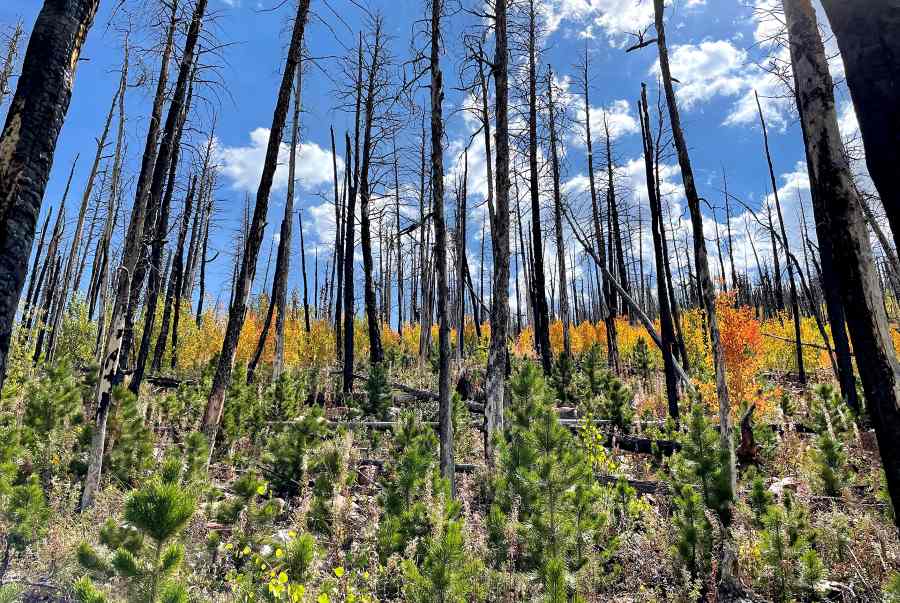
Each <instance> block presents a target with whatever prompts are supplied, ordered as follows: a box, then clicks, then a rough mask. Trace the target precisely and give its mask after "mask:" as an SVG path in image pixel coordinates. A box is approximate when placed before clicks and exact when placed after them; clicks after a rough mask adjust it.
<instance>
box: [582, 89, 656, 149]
mask: <svg viewBox="0 0 900 603" xmlns="http://www.w3.org/2000/svg"><path fill="white" fill-rule="evenodd" d="M604 114H605V115H606V123H607V125H608V126H609V137H610V139H611V140H617V139H619V138H621V137H623V136H626V135H628V134H634V133H636V132H638V131H639V129H640V128H639V126H638V122H637V119H635V118H634V116H633V115H632V114H631V105H630V104H629V102H628V101H627V100H624V99H620V100H616V101H613V102H611V103H610V104H609V105H607V106H606V107H591V138H592V139H593V143H594V145H595V146H596V145H597V144H598V141H601V140H603V137H604V125H603V118H604ZM576 118H577V121H578V122H579V124H583V123H584V121H585V113H584V107H583V106H579V108H578V110H577V115H576ZM578 130H582V128H580V127H579V128H578ZM583 138H584V134H583V132H578V133H577V135H576V136H574V140H573V142H575V144H578V145H579V146H581V145H583V144H584V140H583Z"/></svg>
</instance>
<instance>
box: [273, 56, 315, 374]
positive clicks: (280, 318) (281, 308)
mask: <svg viewBox="0 0 900 603" xmlns="http://www.w3.org/2000/svg"><path fill="white" fill-rule="evenodd" d="M302 77H303V66H302V64H301V65H298V66H297V77H296V82H295V84H294V120H293V127H292V128H291V158H290V162H289V163H288V195H287V199H286V200H285V203H284V218H283V221H282V223H281V235H280V237H279V239H278V246H279V247H281V245H282V244H283V245H284V253H283V256H284V257H282V258H280V259H281V265H278V262H276V266H275V270H276V278H279V277H280V280H281V286H280V287H278V288H273V292H272V293H273V295H272V300H273V302H274V303H275V306H276V310H277V312H278V314H277V316H276V317H275V358H274V359H273V360H272V379H273V380H277V379H278V378H279V377H280V376H281V373H282V372H283V371H284V327H285V324H286V323H287V309H288V308H287V281H288V275H289V274H290V271H291V239H292V231H293V226H292V224H291V218H292V214H293V213H294V178H295V174H296V169H297V165H296V164H297V145H298V144H299V142H300V141H299V139H300V99H301V96H300V92H301V82H302V80H301V78H302ZM300 250H301V252H303V222H302V219H301V222H300ZM280 251H281V250H280V249H279V252H280ZM279 255H281V253H279ZM304 260H305V257H304ZM279 271H280V272H279ZM303 297H304V310H305V312H306V332H307V333H308V332H309V305H308V302H307V301H306V262H305V261H304V262H303Z"/></svg>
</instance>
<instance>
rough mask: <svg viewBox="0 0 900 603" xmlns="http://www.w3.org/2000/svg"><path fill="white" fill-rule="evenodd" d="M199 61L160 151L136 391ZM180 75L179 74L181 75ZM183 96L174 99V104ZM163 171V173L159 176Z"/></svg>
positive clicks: (131, 384)
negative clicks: (159, 196)
mask: <svg viewBox="0 0 900 603" xmlns="http://www.w3.org/2000/svg"><path fill="white" fill-rule="evenodd" d="M196 70H197V65H196V62H195V63H194V65H193V66H192V67H191V72H190V75H189V76H187V77H188V78H189V80H188V81H189V82H190V83H189V84H188V90H187V92H186V97H185V99H184V101H183V103H181V102H179V103H178V105H179V106H178V107H177V108H178V111H179V113H178V116H177V117H176V123H175V130H174V133H173V136H172V140H171V143H170V147H171V151H169V150H168V149H166V150H165V152H167V153H168V154H169V157H164V154H163V153H164V151H163V150H162V149H161V151H160V160H163V159H165V161H166V163H167V166H166V172H167V179H168V181H167V183H166V185H165V187H166V188H165V193H163V197H162V199H161V201H160V202H159V211H158V214H157V216H156V224H155V225H154V228H153V230H152V231H151V234H152V238H151V241H150V258H149V269H150V277H149V279H148V283H147V294H146V297H145V301H144V308H145V310H144V328H143V332H142V333H141V344H140V347H139V349H138V355H137V359H136V360H135V364H134V372H133V373H132V376H131V381H130V382H129V384H128V388H129V389H130V390H131V391H132V392H133V393H134V394H138V393H139V392H140V387H141V382H142V381H143V379H144V372H145V369H146V367H147V358H148V357H149V355H150V340H151V339H152V338H153V328H154V325H155V323H156V306H157V305H158V304H159V294H160V288H161V287H162V284H163V282H164V281H163V280H162V277H163V274H162V259H163V250H164V248H165V242H166V241H165V240H166V236H167V235H168V232H169V213H170V210H171V207H172V196H173V194H174V192H175V191H174V189H175V177H176V176H177V174H178V158H179V155H180V152H181V137H182V134H183V133H184V124H185V121H187V116H188V113H190V110H191V100H192V98H193V94H194V79H195V77H196ZM179 79H180V78H179ZM177 100H180V99H175V100H173V104H174V103H175V102H176V101H177ZM166 140H167V139H166V137H164V138H163V142H164V143H165V141H166ZM160 167H161V166H160V163H159V161H158V162H157V164H156V166H155V168H154V174H153V179H154V182H155V181H156V179H157V174H156V170H158V169H160ZM163 176H164V174H160V176H159V178H160V180H161V179H162V177H163ZM159 186H161V184H157V185H156V186H154V185H151V187H150V194H151V196H152V195H153V194H154V191H158V190H160V189H159V188H158V187H159Z"/></svg>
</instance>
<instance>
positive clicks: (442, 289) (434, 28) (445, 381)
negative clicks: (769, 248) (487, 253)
mask: <svg viewBox="0 0 900 603" xmlns="http://www.w3.org/2000/svg"><path fill="white" fill-rule="evenodd" d="M442 9H443V2H442V0H432V1H431V57H430V59H431V60H430V65H429V70H430V71H431V186H432V196H431V211H432V213H433V214H434V260H435V271H436V273H437V274H436V276H437V313H438V357H439V360H438V426H439V431H440V469H441V477H443V478H444V479H445V480H447V481H448V482H450V495H451V496H452V497H454V498H455V497H456V477H455V476H454V473H455V471H454V462H453V419H452V416H451V415H452V409H451V406H450V312H449V308H448V307H447V306H448V303H447V302H448V297H449V295H448V290H447V226H446V224H445V220H444V116H443V114H442V109H441V104H442V103H443V101H444V75H443V72H442V71H441V63H440V52H441V30H440V27H441V12H442ZM370 321H371V318H370ZM369 328H370V329H371V324H370V326H369ZM380 360H381V359H380V358H379V359H378V361H380Z"/></svg>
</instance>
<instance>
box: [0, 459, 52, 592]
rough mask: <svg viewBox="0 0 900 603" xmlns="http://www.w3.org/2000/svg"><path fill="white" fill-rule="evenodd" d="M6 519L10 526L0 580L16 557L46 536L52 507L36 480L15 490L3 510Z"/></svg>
mask: <svg viewBox="0 0 900 603" xmlns="http://www.w3.org/2000/svg"><path fill="white" fill-rule="evenodd" d="M3 517H4V519H5V520H6V523H7V525H8V532H7V533H6V549H5V551H4V553H3V562H2V565H0V578H2V577H3V576H4V575H5V574H6V570H7V569H9V564H10V561H11V560H12V555H13V554H14V553H22V552H24V551H25V550H26V549H27V548H28V547H29V546H31V545H32V544H33V543H34V542H36V541H37V540H38V539H40V538H42V537H43V536H44V534H46V533H47V527H48V523H49V521H50V507H48V506H47V501H46V499H45V498H44V491H43V490H42V489H41V485H40V482H39V481H38V478H37V476H35V475H31V476H30V477H29V479H28V481H27V482H25V483H24V484H22V485H19V486H13V488H12V491H11V493H10V496H9V499H8V500H7V501H6V505H5V507H4V509H3Z"/></svg>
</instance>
